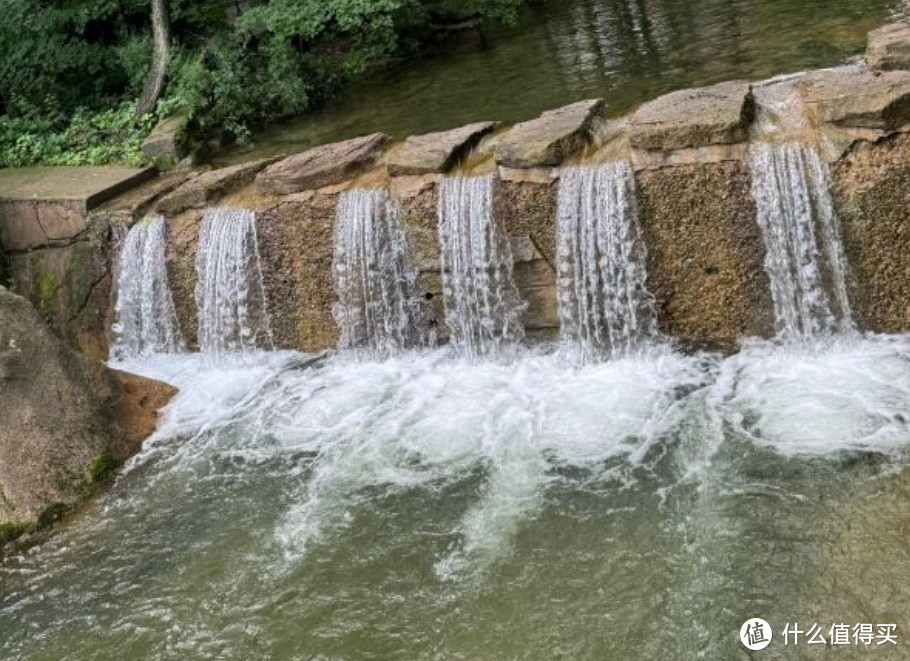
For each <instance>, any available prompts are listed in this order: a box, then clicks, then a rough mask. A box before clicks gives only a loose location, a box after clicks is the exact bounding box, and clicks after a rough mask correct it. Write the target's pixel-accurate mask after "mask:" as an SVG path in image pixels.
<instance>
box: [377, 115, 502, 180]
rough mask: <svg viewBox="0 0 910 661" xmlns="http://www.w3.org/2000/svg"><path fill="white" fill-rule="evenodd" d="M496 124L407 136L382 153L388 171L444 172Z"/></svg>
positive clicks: (410, 172)
mask: <svg viewBox="0 0 910 661" xmlns="http://www.w3.org/2000/svg"><path fill="white" fill-rule="evenodd" d="M497 126H499V123H498V122H477V123H474V124H468V125H467V126H462V127H460V128H457V129H452V130H451V131H440V132H438V133H426V134H424V135H415V136H411V137H410V138H408V139H407V140H405V141H404V143H403V144H401V145H399V146H396V147H394V148H393V149H392V150H390V151H389V153H388V154H386V157H385V159H384V160H385V163H386V165H387V166H388V168H389V174H390V175H392V176H393V177H397V176H402V175H418V174H432V173H437V172H445V171H447V170H449V169H450V168H451V167H452V166H453V165H455V163H456V162H457V161H458V159H459V158H461V157H463V156H464V155H465V154H466V153H467V152H469V151H470V150H471V149H473V148H474V147H475V146H476V145H477V143H478V142H480V140H481V139H482V138H483V137H484V136H485V135H487V134H489V133H490V132H491V131H493V130H494V129H495V128H496V127H497Z"/></svg>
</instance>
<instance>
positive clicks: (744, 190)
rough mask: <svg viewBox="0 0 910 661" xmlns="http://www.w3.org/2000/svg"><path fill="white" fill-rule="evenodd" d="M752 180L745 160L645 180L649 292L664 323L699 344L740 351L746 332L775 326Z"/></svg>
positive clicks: (642, 205)
mask: <svg viewBox="0 0 910 661" xmlns="http://www.w3.org/2000/svg"><path fill="white" fill-rule="evenodd" d="M750 181H751V179H750V176H749V171H748V169H747V167H746V165H745V164H744V163H740V162H728V163H718V164H709V165H687V166H679V167H671V168H663V169H659V170H651V171H646V172H642V173H639V175H638V177H637V183H638V201H639V222H640V223H641V228H642V234H643V237H644V240H645V245H647V247H648V289H649V290H650V291H651V293H652V294H654V296H655V298H656V301H657V306H658V320H659V323H660V327H661V330H662V331H663V332H665V333H667V334H669V335H671V336H674V337H678V338H682V339H683V340H685V341H687V342H688V343H689V344H691V345H694V346H709V347H711V346H720V347H721V348H733V347H734V346H735V343H736V340H737V339H738V338H740V337H744V336H764V337H768V336H770V335H771V334H772V333H773V331H774V312H773V306H772V302H771V293H770V284H769V282H768V278H767V276H766V275H765V272H764V267H763V260H764V243H763V241H762V237H761V234H760V232H759V228H758V225H757V224H756V222H755V207H754V204H753V202H752V197H751V194H750V190H749V187H750Z"/></svg>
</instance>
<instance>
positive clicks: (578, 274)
mask: <svg viewBox="0 0 910 661" xmlns="http://www.w3.org/2000/svg"><path fill="white" fill-rule="evenodd" d="M645 259H646V251H645V247H644V243H643V242H642V240H641V237H640V235H639V230H638V213H637V209H636V203H635V180H634V177H633V174H632V168H631V165H630V164H629V163H627V162H618V163H612V164H609V165H604V166H599V167H576V168H567V169H564V170H563V171H562V172H561V174H560V180H559V202H558V217H557V265H558V277H557V284H558V289H557V293H558V297H559V319H560V324H561V336H562V340H563V342H565V343H567V344H569V345H571V346H573V347H577V348H578V349H579V350H580V351H581V353H582V355H583V356H588V357H603V356H606V355H610V354H611V353H612V354H613V355H619V354H622V353H625V352H628V351H630V350H632V349H634V348H635V347H637V346H639V345H640V344H641V342H642V341H643V340H646V339H648V338H651V337H653V336H654V334H655V331H656V315H655V311H654V299H653V297H652V296H651V295H650V293H648V290H647V288H646V286H645V279H646V277H647V271H646V264H645Z"/></svg>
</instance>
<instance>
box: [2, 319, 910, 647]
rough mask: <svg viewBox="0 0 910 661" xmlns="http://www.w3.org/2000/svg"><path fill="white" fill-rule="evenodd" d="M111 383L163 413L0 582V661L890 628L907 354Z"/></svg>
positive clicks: (898, 567)
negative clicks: (745, 628)
mask: <svg viewBox="0 0 910 661" xmlns="http://www.w3.org/2000/svg"><path fill="white" fill-rule="evenodd" d="M120 366H121V367H126V368H128V369H132V370H136V371H140V372H143V373H146V374H149V375H150V376H155V377H158V378H164V379H167V380H168V381H171V382H173V383H175V384H177V385H178V386H179V387H180V389H181V390H180V394H179V395H178V396H177V399H176V400H175V401H174V402H173V404H172V405H171V406H170V407H169V409H168V410H167V412H166V415H165V417H164V420H163V426H162V428H161V429H160V431H159V432H158V433H157V434H156V436H155V437H154V439H153V440H152V441H151V442H150V443H149V444H147V447H146V449H145V451H144V452H143V453H142V454H141V455H140V456H139V457H138V458H137V459H135V460H134V461H133V462H132V464H131V465H130V467H129V469H128V470H127V471H126V473H125V474H124V475H123V476H121V478H120V479H119V480H118V482H117V484H116V485H115V487H114V488H113V490H112V491H111V492H110V493H109V494H108V495H106V496H105V497H104V498H103V499H102V500H101V501H100V502H98V503H97V505H96V506H94V507H93V508H92V510H91V511H90V512H88V513H87V514H85V515H83V516H81V517H79V518H78V519H76V520H75V521H73V522H72V523H71V524H69V525H68V526H67V527H66V528H65V529H64V530H62V531H61V532H60V533H59V534H58V535H57V536H56V537H54V538H53V539H52V540H51V541H49V542H47V543H45V544H44V545H43V546H42V547H40V548H38V549H35V550H33V551H31V552H29V553H28V554H26V555H24V556H19V557H13V558H8V559H7V560H6V561H5V562H4V563H3V564H2V565H0V657H2V658H28V659H57V658H73V659H80V660H81V659H110V658H158V659H184V658H236V659H246V658H308V657H337V658H361V657H366V656H374V657H379V658H427V659H432V658H516V657H537V656H539V655H540V654H541V653H543V654H544V655H545V656H548V657H549V656H563V657H566V658H615V659H627V658H667V657H678V658H695V657H699V656H700V657H703V658H710V659H717V658H734V656H735V655H736V654H737V653H739V650H740V649H741V646H740V643H739V640H738V637H737V635H736V633H737V632H738V630H739V625H740V624H741V623H742V621H743V620H744V619H745V618H746V617H753V616H760V617H764V618H765V619H766V620H768V621H769V622H770V623H771V625H772V627H775V628H776V629H777V630H778V631H779V630H780V628H782V627H783V624H784V623H785V622H793V621H798V622H802V623H805V624H809V623H811V622H814V621H818V622H820V623H821V624H823V625H824V626H826V627H827V626H829V625H830V624H831V623H832V622H841V621H846V622H851V623H852V622H866V621H873V622H892V621H897V622H900V623H904V622H905V620H904V619H901V618H902V617H903V616H905V615H906V612H908V611H907V609H908V608H910V587H907V586H910V580H908V579H910V570H908V569H907V567H908V564H907V562H906V559H907V551H906V541H905V540H904V539H903V537H902V536H901V535H899V534H896V532H895V531H899V530H903V529H905V527H906V525H907V524H908V519H907V514H906V513H907V511H908V507H907V506H908V503H907V498H908V496H907V490H906V478H905V477H903V473H902V468H901V467H902V466H904V465H905V462H906V457H907V450H908V448H910V426H908V421H907V417H906V411H907V410H908V407H910V339H908V338H887V337H870V338H859V337H855V338H842V339H839V340H829V341H825V342H820V341H816V342H813V343H790V344H787V345H776V344H773V343H764V342H754V343H749V344H747V345H745V346H744V347H743V351H742V352H741V353H739V354H737V355H735V356H731V357H728V358H723V357H721V356H717V355H711V354H704V355H697V356H684V355H681V354H678V353H674V352H672V351H670V350H668V349H661V348H656V349H652V350H650V351H648V352H642V353H640V354H637V355H634V356H627V357H624V358H620V359H616V360H612V361H609V362H605V363H601V364H588V365H585V366H581V367H578V366H574V365H571V364H568V363H566V362H565V361H564V360H563V359H562V358H561V357H560V355H559V352H552V353H541V352H535V351H531V350H524V351H522V352H520V353H519V354H517V355H513V356H512V357H511V358H509V359H503V360H488V361H483V362H478V361H476V360H471V359H469V358H467V357H464V356H462V355H460V354H459V353H458V352H456V351H453V350H449V349H441V350H436V351H432V352H409V353H404V354H401V355H399V356H397V357H392V358H390V359H387V360H384V361H381V362H379V361H364V360H362V359H359V360H350V359H348V358H346V357H345V356H344V354H343V353H341V354H338V355H336V356H334V357H330V358H328V359H324V358H323V359H316V358H308V357H306V356H303V355H300V354H293V353H268V354H259V355H255V354H250V355H248V356H247V357H245V358H241V357H238V358H236V359H234V361H226V362H222V363H220V364H218V365H213V364H212V363H211V362H210V361H207V360H206V358H205V357H204V356H200V355H185V354H184V355H175V356H164V357H156V358H149V359H144V360H141V361H133V362H131V363H127V364H121V365H120ZM173 439H181V440H180V441H175V440H173ZM860 568H868V569H867V570H865V571H864V572H863V573H861V575H856V572H858V571H859V569H860ZM883 595H887V598H886V599H885V598H883ZM804 628H805V627H804ZM900 633H905V631H904V630H900V629H899V634H900ZM901 643H902V644H906V641H905V640H903V639H902V640H901ZM774 645H776V646H777V648H776V649H777V652H778V653H779V654H778V655H777V656H775V655H774V654H771V655H770V656H769V658H780V657H784V658H788V655H787V654H785V653H784V651H785V648H783V647H782V646H781V644H780V642H775V643H774ZM873 651H875V652H879V655H878V656H877V657H876V658H895V657H894V656H888V652H884V651H881V650H873ZM793 658H799V657H798V656H794V657H793Z"/></svg>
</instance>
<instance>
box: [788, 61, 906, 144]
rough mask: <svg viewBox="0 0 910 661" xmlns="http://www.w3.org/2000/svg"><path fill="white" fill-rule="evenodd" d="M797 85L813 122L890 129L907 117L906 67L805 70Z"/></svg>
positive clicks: (849, 126)
mask: <svg viewBox="0 0 910 661" xmlns="http://www.w3.org/2000/svg"><path fill="white" fill-rule="evenodd" d="M799 88H800V94H801V96H802V99H803V102H804V103H805V105H806V110H807V112H808V114H809V117H810V119H812V120H813V121H814V122H815V123H817V124H831V125H833V126H837V127H842V128H863V129H879V130H886V131H890V130H893V129H896V128H899V127H901V126H903V125H904V124H906V123H907V122H908V121H910V71H886V72H881V73H875V72H872V71H869V70H868V69H866V68H863V67H858V66H853V67H841V68H839V69H827V70H822V71H815V72H812V73H809V74H807V75H806V76H805V77H804V78H803V79H802V80H801V81H800V85H799Z"/></svg>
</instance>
